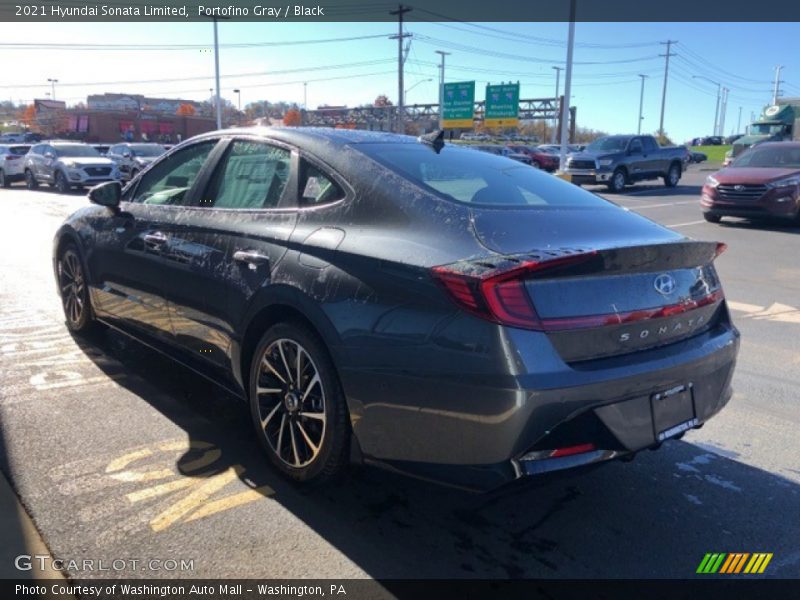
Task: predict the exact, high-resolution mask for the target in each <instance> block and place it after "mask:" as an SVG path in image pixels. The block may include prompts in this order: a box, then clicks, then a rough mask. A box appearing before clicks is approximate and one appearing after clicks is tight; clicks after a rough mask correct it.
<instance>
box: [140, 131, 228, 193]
mask: <svg viewBox="0 0 800 600" xmlns="http://www.w3.org/2000/svg"><path fill="white" fill-rule="evenodd" d="M216 145H217V140H209V141H207V142H201V143H199V144H194V145H192V146H189V147H188V148H184V149H183V150H181V151H180V152H176V153H175V154H173V155H172V156H170V157H169V158H167V159H165V160H162V161H161V162H159V163H158V164H157V165H155V166H154V167H153V168H152V169H150V170H149V171H147V172H146V173H145V174H144V176H143V177H142V180H141V181H140V182H139V185H137V186H136V192H135V194H134V197H133V200H132V201H133V202H141V203H143V204H168V205H182V204H183V203H184V199H185V197H186V193H187V192H188V191H189V189H190V188H191V187H192V184H193V183H194V181H195V179H197V175H198V174H199V173H200V169H201V168H202V167H203V164H204V163H205V162H206V159H207V158H208V155H209V154H210V153H211V151H212V150H213V149H214V146H216Z"/></svg>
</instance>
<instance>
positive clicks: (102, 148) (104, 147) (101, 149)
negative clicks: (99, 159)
mask: <svg viewBox="0 0 800 600" xmlns="http://www.w3.org/2000/svg"><path fill="white" fill-rule="evenodd" d="M92 148H94V149H95V150H97V153H98V154H99V155H100V156H105V155H106V154H108V149H109V148H111V146H110V145H109V144H92Z"/></svg>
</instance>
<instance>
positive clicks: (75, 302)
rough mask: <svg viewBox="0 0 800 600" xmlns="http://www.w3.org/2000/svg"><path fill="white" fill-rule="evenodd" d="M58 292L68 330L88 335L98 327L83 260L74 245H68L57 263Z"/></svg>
mask: <svg viewBox="0 0 800 600" xmlns="http://www.w3.org/2000/svg"><path fill="white" fill-rule="evenodd" d="M56 264H57V267H56V270H57V276H58V291H59V294H60V295H61V306H62V308H63V309H64V318H65V320H66V324H67V329H69V330H70V331H72V332H74V333H87V332H89V331H90V330H92V329H95V327H96V321H95V320H94V311H93V310H92V303H91V300H90V298H89V286H88V285H87V283H86V271H85V269H84V266H83V260H82V259H81V256H80V254H79V252H78V249H77V247H76V246H75V245H74V244H67V245H66V246H65V247H64V248H63V249H62V250H61V253H60V254H59V255H58V262H57V263H56Z"/></svg>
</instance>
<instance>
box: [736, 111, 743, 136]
mask: <svg viewBox="0 0 800 600" xmlns="http://www.w3.org/2000/svg"><path fill="white" fill-rule="evenodd" d="M735 133H737V134H738V133H742V107H741V106H740V107H739V120H738V122H737V123H736V131H735Z"/></svg>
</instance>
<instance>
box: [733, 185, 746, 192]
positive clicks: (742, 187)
mask: <svg viewBox="0 0 800 600" xmlns="http://www.w3.org/2000/svg"><path fill="white" fill-rule="evenodd" d="M733 189H735V190H736V191H737V192H741V191H744V186H743V185H735V186H733Z"/></svg>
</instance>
